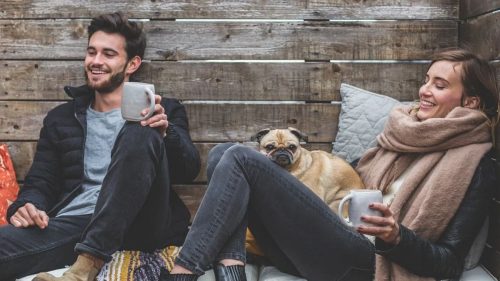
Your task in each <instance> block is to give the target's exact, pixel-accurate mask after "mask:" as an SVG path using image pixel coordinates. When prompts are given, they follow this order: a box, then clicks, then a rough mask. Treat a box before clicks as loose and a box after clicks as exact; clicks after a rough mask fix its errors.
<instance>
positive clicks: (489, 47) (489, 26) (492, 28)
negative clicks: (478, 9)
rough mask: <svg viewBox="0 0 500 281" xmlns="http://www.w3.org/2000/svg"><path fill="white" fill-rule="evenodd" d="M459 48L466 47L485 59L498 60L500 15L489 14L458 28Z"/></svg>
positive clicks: (462, 24)
mask: <svg viewBox="0 0 500 281" xmlns="http://www.w3.org/2000/svg"><path fill="white" fill-rule="evenodd" d="M459 32H460V37H459V38H460V46H464V47H468V48H470V49H471V50H473V51H474V52H475V53H478V54H481V55H482V56H483V57H485V58H486V59H500V13H490V14H487V15H484V16H480V17H478V18H474V19H471V20H468V21H465V22H463V23H461V24H460V26H459Z"/></svg>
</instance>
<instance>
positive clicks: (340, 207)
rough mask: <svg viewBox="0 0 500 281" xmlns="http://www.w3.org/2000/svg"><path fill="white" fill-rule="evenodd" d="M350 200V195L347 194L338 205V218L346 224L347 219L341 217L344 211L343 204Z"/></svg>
mask: <svg viewBox="0 0 500 281" xmlns="http://www.w3.org/2000/svg"><path fill="white" fill-rule="evenodd" d="M351 199H352V193H349V194H347V196H345V197H344V198H342V200H341V201H340V204H339V217H340V218H342V221H343V222H345V223H346V224H348V221H349V218H348V217H347V218H345V217H344V215H343V213H344V212H343V211H344V203H345V202H347V201H349V200H351Z"/></svg>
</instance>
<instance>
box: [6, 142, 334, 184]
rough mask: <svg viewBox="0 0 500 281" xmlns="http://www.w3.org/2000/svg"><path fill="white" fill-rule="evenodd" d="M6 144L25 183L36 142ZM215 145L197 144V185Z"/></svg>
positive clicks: (311, 146)
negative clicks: (209, 153) (198, 154)
mask: <svg viewBox="0 0 500 281" xmlns="http://www.w3.org/2000/svg"><path fill="white" fill-rule="evenodd" d="M6 143H7V145H8V146H9V152H10V155H11V157H12V162H13V163H14V170H15V171H16V177H17V180H18V181H24V178H25V177H26V174H27V173H28V170H29V168H30V167H31V164H32V163H33V158H34V156H35V152H36V142H34V141H28V142H17V141H10V142H6ZM244 144H245V145H247V146H249V147H255V148H256V146H257V143H255V142H245V143H244ZM215 145H217V143H195V146H196V149H198V151H199V152H200V157H201V171H200V174H199V175H198V176H197V177H196V179H195V180H194V182H195V183H205V182H206V181H207V174H206V165H207V157H208V152H209V151H210V149H212V148H213V147H214V146H215ZM303 146H304V147H305V148H307V149H309V150H316V149H319V150H323V151H327V152H331V151H332V144H331V143H307V144H305V145H303Z"/></svg>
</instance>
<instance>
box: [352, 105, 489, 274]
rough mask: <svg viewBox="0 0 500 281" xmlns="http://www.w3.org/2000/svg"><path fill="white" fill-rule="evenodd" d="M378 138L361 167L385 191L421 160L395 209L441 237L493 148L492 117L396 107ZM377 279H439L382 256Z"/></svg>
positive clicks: (424, 232) (421, 230)
mask: <svg viewBox="0 0 500 281" xmlns="http://www.w3.org/2000/svg"><path fill="white" fill-rule="evenodd" d="M377 141H378V146H377V147H375V148H372V149H370V150H368V151H367V152H366V153H365V155H364V156H363V158H362V159H361V160H360V162H359V165H358V167H357V170H358V172H359V173H360V175H361V178H362V179H363V181H364V183H365V186H367V188H376V189H380V190H382V191H383V192H384V191H385V190H386V189H387V188H388V187H389V186H390V185H391V184H392V183H393V182H394V180H396V179H397V178H398V177H399V176H400V175H401V174H402V173H403V172H404V171H405V170H406V169H407V168H408V166H409V165H410V164H411V163H412V162H413V161H416V162H415V165H414V166H413V168H412V169H411V172H410V173H409V174H408V175H407V176H406V177H405V179H404V181H403V184H402V185H401V188H400V189H399V191H398V193H397V194H396V197H395V198H394V201H393V202H392V204H391V206H390V209H391V210H392V212H393V213H394V216H395V219H396V220H397V221H398V222H399V223H400V224H402V225H404V226H406V227H407V228H409V229H411V230H413V231H414V232H415V233H416V234H417V235H418V236H419V237H421V238H425V239H428V240H430V241H436V240H437V239H438V238H439V237H440V235H441V234H442V233H443V231H444V229H445V227H446V226H447V225H448V223H449V221H450V220H451V218H452V217H453V215H454V214H455V212H456V210H457V209H458V206H459V205H460V202H461V201H462V199H463V197H464V195H465V192H466V191H467V188H468V186H469V184H470V182H471V180H472V176H473V175H474V172H475V170H476V167H477V165H478V164H479V161H480V160H481V158H482V157H483V156H484V155H485V154H486V153H487V152H488V151H489V150H490V149H491V147H492V144H491V135H490V121H489V120H488V118H487V117H486V116H485V115H484V114H483V113H481V112H480V111H478V110H472V109H467V108H462V107H457V108H455V109H453V110H452V111H451V112H450V113H449V114H448V115H447V116H446V117H445V118H431V119H427V120H425V121H421V122H420V121H418V119H417V118H416V116H415V114H413V113H411V114H410V108H408V107H402V108H397V109H395V110H393V111H392V112H391V114H390V116H389V119H388V121H387V124H386V126H385V128H384V131H383V132H382V133H381V134H380V135H379V136H378V137H377ZM375 280H376V281H382V280H396V281H405V280H434V279H431V278H423V277H418V276H416V275H414V274H412V273H410V272H408V271H407V270H405V269H404V268H402V267H400V266H399V265H397V264H395V263H392V262H390V261H388V260H387V259H385V258H384V257H382V256H379V255H377V258H376V273H375Z"/></svg>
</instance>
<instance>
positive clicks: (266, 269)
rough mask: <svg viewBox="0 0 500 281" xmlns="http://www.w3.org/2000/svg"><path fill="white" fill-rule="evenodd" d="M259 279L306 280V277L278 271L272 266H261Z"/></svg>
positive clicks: (272, 280) (262, 280) (264, 280)
mask: <svg viewBox="0 0 500 281" xmlns="http://www.w3.org/2000/svg"><path fill="white" fill-rule="evenodd" d="M259 281H307V280H306V279H303V278H300V277H297V276H293V275H290V274H286V273H283V272H281V271H279V270H278V269H277V268H276V267H274V266H261V268H260V273H259Z"/></svg>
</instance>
